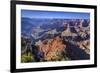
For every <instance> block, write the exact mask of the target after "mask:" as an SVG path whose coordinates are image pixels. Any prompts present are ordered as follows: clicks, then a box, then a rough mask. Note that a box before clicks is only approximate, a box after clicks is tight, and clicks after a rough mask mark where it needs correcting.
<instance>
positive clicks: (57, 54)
mask: <svg viewBox="0 0 100 73" xmlns="http://www.w3.org/2000/svg"><path fill="white" fill-rule="evenodd" d="M65 48H66V45H64V44H63V42H62V40H61V38H59V37H55V38H54V39H50V40H46V41H43V43H42V44H41V45H40V46H39V50H40V51H42V52H43V53H44V60H46V61H51V60H52V61H53V60H55V61H56V60H61V59H62V58H63V57H64V56H62V55H63V54H62V53H64V50H65Z"/></svg>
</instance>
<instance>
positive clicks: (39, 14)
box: [21, 9, 90, 19]
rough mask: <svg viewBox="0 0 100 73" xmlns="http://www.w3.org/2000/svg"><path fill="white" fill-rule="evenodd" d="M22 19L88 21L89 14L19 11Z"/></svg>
mask: <svg viewBox="0 0 100 73" xmlns="http://www.w3.org/2000/svg"><path fill="white" fill-rule="evenodd" d="M21 17H22V18H37V19H90V13H83V12H60V11H40V10H23V9H22V10H21Z"/></svg>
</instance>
